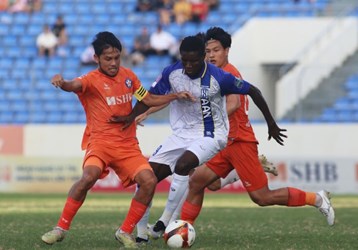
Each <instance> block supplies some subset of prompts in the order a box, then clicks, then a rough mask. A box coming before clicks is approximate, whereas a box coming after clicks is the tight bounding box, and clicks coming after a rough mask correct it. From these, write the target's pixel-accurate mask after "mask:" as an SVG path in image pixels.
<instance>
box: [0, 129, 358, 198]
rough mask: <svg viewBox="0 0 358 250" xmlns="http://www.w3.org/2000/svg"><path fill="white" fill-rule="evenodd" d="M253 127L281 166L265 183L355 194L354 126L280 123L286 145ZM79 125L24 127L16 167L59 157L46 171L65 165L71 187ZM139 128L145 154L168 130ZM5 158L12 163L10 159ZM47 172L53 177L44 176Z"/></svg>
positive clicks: (357, 151) (357, 149)
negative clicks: (274, 175)
mask: <svg viewBox="0 0 358 250" xmlns="http://www.w3.org/2000/svg"><path fill="white" fill-rule="evenodd" d="M253 126H254V129H255V132H256V136H257V139H258V140H259V141H260V145H259V152H260V153H263V154H265V155H266V156H267V157H268V159H269V160H270V161H272V162H274V163H275V164H276V165H277V166H278V168H279V172H280V174H279V176H278V177H272V176H270V181H269V184H270V186H271V187H272V188H277V187H283V186H294V187H297V188H301V189H304V190H311V191H318V190H320V189H323V188H324V189H327V190H330V191H332V192H335V193H352V194H358V143H357V142H358V133H357V131H358V124H344V125H340V124H337V125H335V124H280V126H281V127H282V128H285V129H287V135H288V138H287V139H286V142H285V146H280V145H278V144H277V143H276V142H275V141H267V127H266V125H265V124H261V123H260V124H254V125H253ZM83 129H84V126H83V125H63V126H56V125H53V126H48V125H44V126H42V125H28V126H26V127H25V133H24V136H25V137H24V157H21V161H20V162H19V160H18V159H14V160H13V161H14V165H16V164H17V165H19V164H20V165H21V164H22V163H21V162H26V157H28V158H29V161H28V162H30V163H31V166H33V167H32V168H33V169H35V170H33V171H37V172H35V174H37V175H39V171H41V169H39V170H36V164H37V163H38V164H40V163H41V164H43V163H44V162H47V163H48V164H47V165H51V164H52V163H51V162H53V161H54V160H57V161H59V160H60V161H61V162H64V163H63V164H67V165H65V167H60V168H59V169H55V170H53V169H52V168H50V169H52V170H51V171H55V173H57V174H59V172H58V171H61V170H60V169H65V170H67V169H68V170H69V171H68V172H69V173H68V174H67V177H66V178H67V179H68V180H67V185H70V183H71V181H70V180H72V179H73V178H74V177H73V176H72V175H76V176H77V175H78V174H79V173H78V171H80V162H81V159H82V156H83V152H82V151H81V150H80V145H81V138H82V132H83ZM137 132H138V138H139V141H140V146H141V148H142V151H143V153H144V154H145V155H148V156H149V155H150V154H151V153H152V152H153V151H154V150H155V149H156V148H157V146H159V145H160V143H161V142H163V141H164V139H165V138H166V137H167V136H168V135H170V133H171V130H170V128H169V125H166V124H162V125H145V126H144V127H139V128H138V130H137ZM34 157H35V159H32V160H31V159H30V158H34ZM5 159H6V160H7V161H9V162H11V161H12V160H11V158H10V159H7V158H5ZM41 159H42V160H41ZM73 159H75V161H74V160H73ZM36 162H37V163H36ZM67 162H68V163H67ZM9 164H10V163H9ZM10 165H11V164H10ZM76 165H79V166H78V168H77V172H74V171H73V169H74V166H76ZM23 171H24V170H23V169H22V172H21V174H22V175H23ZM56 171H57V172H56ZM35 174H34V175H35ZM48 176H51V175H47V177H46V178H49V177H48ZM233 185H239V184H233ZM50 186H53V185H50ZM50 186H49V188H50ZM63 186H64V185H63V184H62V187H63ZM0 187H1V185H0ZM0 190H1V188H0ZM20 190H21V189H20ZM48 191H50V189H49V190H48Z"/></svg>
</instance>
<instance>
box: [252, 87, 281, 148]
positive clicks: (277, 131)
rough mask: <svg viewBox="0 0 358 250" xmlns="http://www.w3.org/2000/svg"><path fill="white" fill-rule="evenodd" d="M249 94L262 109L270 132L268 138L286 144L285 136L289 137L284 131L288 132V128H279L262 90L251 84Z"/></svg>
mask: <svg viewBox="0 0 358 250" xmlns="http://www.w3.org/2000/svg"><path fill="white" fill-rule="evenodd" d="M248 95H249V96H250V97H251V98H252V100H253V101H254V103H255V104H256V106H257V107H258V108H259V109H260V111H261V112H262V114H263V116H264V117H265V120H266V123H267V126H268V134H269V137H268V139H269V140H271V138H273V139H275V141H276V142H277V143H278V144H280V145H282V146H283V145H284V144H283V142H284V140H283V137H284V138H287V136H286V135H285V134H283V133H282V132H286V131H287V130H286V129H281V128H279V126H278V125H277V123H276V121H275V119H274V118H273V116H272V114H271V112H270V109H269V107H268V106H267V103H266V101H265V99H264V97H263V96H262V94H261V91H260V90H259V89H258V88H256V87H255V86H253V85H251V84H250V88H249V92H248Z"/></svg>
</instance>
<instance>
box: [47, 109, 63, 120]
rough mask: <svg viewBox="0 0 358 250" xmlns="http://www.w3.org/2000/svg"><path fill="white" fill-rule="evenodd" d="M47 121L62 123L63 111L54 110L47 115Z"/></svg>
mask: <svg viewBox="0 0 358 250" xmlns="http://www.w3.org/2000/svg"><path fill="white" fill-rule="evenodd" d="M45 122H46V123H62V113H61V112H58V111H54V112H51V113H49V114H48V115H47V116H46V120H45Z"/></svg>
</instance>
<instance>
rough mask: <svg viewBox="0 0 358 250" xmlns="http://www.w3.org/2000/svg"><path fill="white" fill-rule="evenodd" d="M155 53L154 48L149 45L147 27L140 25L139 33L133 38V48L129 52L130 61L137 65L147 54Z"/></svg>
mask: <svg viewBox="0 0 358 250" xmlns="http://www.w3.org/2000/svg"><path fill="white" fill-rule="evenodd" d="M152 54H155V50H153V49H152V47H151V46H150V35H149V32H148V29H147V27H142V30H141V32H140V34H139V35H137V36H136V37H135V38H134V46H133V50H132V52H131V54H130V61H131V62H132V64H134V65H137V64H140V63H142V62H143V61H144V59H145V57H147V56H148V55H152Z"/></svg>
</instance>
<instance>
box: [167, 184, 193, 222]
mask: <svg viewBox="0 0 358 250" xmlns="http://www.w3.org/2000/svg"><path fill="white" fill-rule="evenodd" d="M188 192H189V189H188V188H187V189H186V191H185V193H184V195H183V197H182V198H181V200H180V203H179V205H178V206H177V208H176V209H175V211H174V213H173V215H172V217H171V218H170V221H169V223H168V225H169V224H170V223H171V222H173V221H175V220H177V219H178V218H179V216H180V212H181V208H182V207H183V204H184V201H185V200H186V197H187V196H188Z"/></svg>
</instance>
